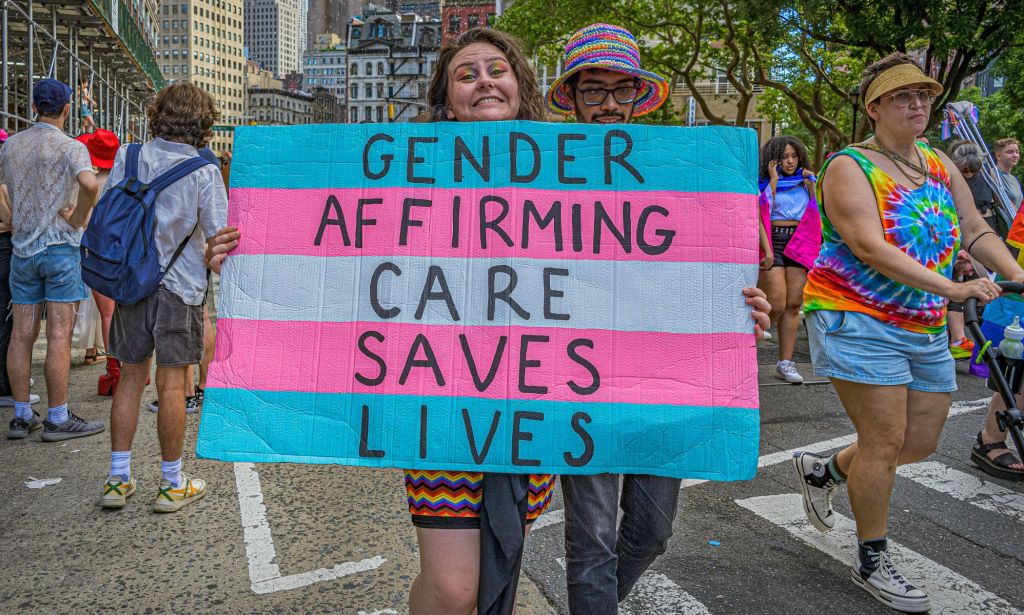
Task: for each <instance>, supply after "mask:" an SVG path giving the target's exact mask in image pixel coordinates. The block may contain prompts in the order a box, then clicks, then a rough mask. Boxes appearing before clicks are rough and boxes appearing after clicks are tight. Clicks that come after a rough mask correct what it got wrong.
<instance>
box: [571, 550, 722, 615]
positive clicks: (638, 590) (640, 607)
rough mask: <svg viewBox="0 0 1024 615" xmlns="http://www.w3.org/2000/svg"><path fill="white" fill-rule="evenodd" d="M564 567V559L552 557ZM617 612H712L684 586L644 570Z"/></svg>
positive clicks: (622, 614) (704, 614) (652, 614)
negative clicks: (684, 589)
mask: <svg viewBox="0 0 1024 615" xmlns="http://www.w3.org/2000/svg"><path fill="white" fill-rule="evenodd" d="M555 561H557V562H558V565H559V566H561V567H562V570H565V558H564V557H559V558H555ZM619 613H620V615H634V614H636V615H659V614H661V615H711V611H709V610H708V608H707V607H706V606H704V604H703V603H702V602H701V601H700V600H697V599H696V598H694V597H693V596H691V595H690V594H689V593H688V592H686V591H683V588H681V587H679V586H678V585H676V583H675V582H674V581H673V580H672V579H670V578H668V577H666V576H665V575H663V574H661V573H658V572H650V571H648V572H645V573H644V575H643V576H642V577H640V580H639V581H637V582H636V585H634V586H633V591H632V592H630V594H629V597H628V598H626V601H625V602H623V603H622V604H620V605H619Z"/></svg>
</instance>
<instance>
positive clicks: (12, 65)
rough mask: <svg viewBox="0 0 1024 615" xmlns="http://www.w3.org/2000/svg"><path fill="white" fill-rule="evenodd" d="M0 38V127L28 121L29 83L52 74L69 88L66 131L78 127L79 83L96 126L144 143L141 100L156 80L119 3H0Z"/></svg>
mask: <svg viewBox="0 0 1024 615" xmlns="http://www.w3.org/2000/svg"><path fill="white" fill-rule="evenodd" d="M0 39H2V40H0V71H2V74H0V78H2V81H0V127H2V128H3V129H4V130H7V131H8V132H16V131H19V130H24V129H25V128H28V127H29V126H30V125H31V124H32V123H33V119H34V116H33V112H32V86H33V84H34V83H35V82H36V81H37V80H39V79H45V78H47V77H52V78H55V79H59V80H61V81H64V82H65V83H67V84H68V85H69V86H71V88H72V100H71V115H70V117H69V119H68V125H67V127H66V130H67V132H68V133H70V134H78V133H80V132H82V130H83V115H82V84H83V83H86V84H87V85H88V87H89V89H90V90H91V92H90V93H91V97H92V99H93V100H94V101H95V105H92V107H91V111H92V116H93V120H94V122H95V124H96V126H97V127H99V128H106V129H107V130H111V131H113V132H115V133H116V134H117V136H118V137H119V138H120V139H121V140H122V141H123V142H125V141H142V140H145V138H146V133H147V122H146V114H145V105H146V103H147V102H148V100H149V99H150V98H151V97H152V95H153V94H154V92H155V91H156V90H157V89H158V88H160V87H162V86H163V78H162V76H161V75H160V73H159V71H158V70H157V67H156V62H155V60H154V58H153V52H152V50H151V49H150V47H149V46H148V45H147V44H146V43H145V42H144V38H143V37H142V36H141V33H140V32H139V30H138V27H137V26H136V25H135V23H134V21H133V19H132V17H131V16H130V15H129V14H128V10H127V8H126V7H125V4H124V3H123V2H122V0H0Z"/></svg>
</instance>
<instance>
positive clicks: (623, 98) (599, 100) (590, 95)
mask: <svg viewBox="0 0 1024 615" xmlns="http://www.w3.org/2000/svg"><path fill="white" fill-rule="evenodd" d="M577 91H578V92H579V93H580V95H581V96H582V97H583V103H584V104H586V105H588V106H591V107H596V106H597V105H600V104H604V101H605V100H607V98H608V94H611V95H612V97H613V98H614V99H615V102H617V103H619V104H620V105H628V104H631V103H632V102H633V101H635V100H636V97H637V94H639V93H640V88H638V87H637V86H636V85H627V86H623V87H619V88H586V89H582V88H580V89H578V90H577Z"/></svg>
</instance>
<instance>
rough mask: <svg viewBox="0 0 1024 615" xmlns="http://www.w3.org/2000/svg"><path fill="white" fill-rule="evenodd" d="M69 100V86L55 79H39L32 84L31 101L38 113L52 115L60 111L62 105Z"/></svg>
mask: <svg viewBox="0 0 1024 615" xmlns="http://www.w3.org/2000/svg"><path fill="white" fill-rule="evenodd" d="M69 102H71V88H70V87H68V85H67V84H66V83H64V82H62V81H57V80H56V79H41V80H39V81H36V84H35V85H34V86H32V103H33V104H34V105H35V106H36V109H37V110H38V111H39V113H43V114H45V115H53V114H54V113H60V112H61V110H62V109H63V108H64V105H66V104H68V103H69Z"/></svg>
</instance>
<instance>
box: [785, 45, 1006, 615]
mask: <svg viewBox="0 0 1024 615" xmlns="http://www.w3.org/2000/svg"><path fill="white" fill-rule="evenodd" d="M860 91H861V92H862V93H863V102H864V106H865V107H866V109H867V115H868V117H869V119H870V121H871V123H872V125H873V127H874V136H873V137H871V138H870V139H868V140H867V141H865V142H863V143H858V144H855V145H852V146H850V147H847V148H846V149H844V150H842V151H840V152H838V153H837V154H835V155H834V156H832V157H831V158H830V159H829V160H828V161H827V162H826V163H825V165H824V167H823V168H822V170H821V176H820V178H819V180H818V187H817V192H818V202H819V204H820V208H821V219H822V247H821V251H820V253H819V255H818V259H817V260H816V261H815V262H814V267H813V268H812V269H811V271H810V273H809V274H808V277H807V285H806V287H805V288H804V310H805V312H806V313H807V319H808V322H807V328H808V336H809V339H810V345H811V355H812V360H813V362H814V372H815V373H816V374H818V375H821V376H827V377H828V378H829V380H830V381H831V383H832V386H833V387H835V390H836V392H837V393H838V394H839V399H840V401H841V402H842V404H843V408H844V409H845V410H846V413H847V415H848V416H849V417H850V420H851V421H852V422H853V425H854V427H855V429H856V431H857V441H856V442H855V443H853V444H851V445H850V446H848V447H846V448H844V449H843V450H841V451H839V452H838V453H836V454H835V455H832V456H831V457H829V458H822V457H819V456H817V455H813V454H811V453H807V452H800V453H797V454H796V455H794V458H793V467H794V474H795V478H796V482H797V486H798V488H799V490H800V492H801V494H802V495H803V501H804V509H805V511H806V512H807V517H808V520H809V521H810V523H811V524H812V525H813V526H814V527H815V528H817V529H818V530H820V531H828V530H830V529H831V528H832V527H833V525H834V523H835V515H834V513H833V511H832V499H833V496H834V495H835V491H836V488H837V486H838V485H839V484H840V483H842V482H846V483H847V484H848V485H849V496H850V507H851V508H852V510H853V517H854V519H855V521H856V529H857V545H856V549H855V556H854V561H853V568H852V573H851V576H852V579H853V582H854V583H855V584H856V585H857V586H858V587H861V588H862V589H864V590H865V591H867V592H868V593H869V594H870V595H871V596H873V597H875V598H876V599H877V600H879V601H880V602H882V603H883V604H886V605H887V606H890V607H892V608H895V609H897V610H900V611H905V612H912V613H923V612H925V611H927V610H928V609H929V607H930V602H929V599H928V596H927V594H926V593H925V591H924V590H923V589H921V588H919V587H916V586H915V585H913V584H912V583H911V582H910V581H909V580H907V578H906V577H904V576H903V574H902V572H901V571H900V570H899V568H898V567H897V566H896V564H895V563H894V562H893V560H892V559H891V558H890V556H889V552H888V550H887V547H888V543H887V538H886V536H887V530H888V520H889V503H890V500H891V497H892V491H893V483H894V481H895V478H896V467H897V466H899V465H903V464H909V463H914V462H916V461H920V460H922V459H924V458H925V457H927V456H928V455H930V454H931V453H932V452H933V451H934V450H935V448H936V446H937V444H938V440H939V436H940V434H941V433H942V427H943V424H944V423H945V421H946V416H947V414H948V413H949V405H950V393H951V392H952V391H955V390H956V388H957V387H956V373H955V371H954V363H953V357H952V356H951V355H950V354H949V348H948V347H947V334H946V304H947V302H948V301H951V300H952V301H965V300H967V299H968V298H971V297H973V298H975V299H977V300H978V301H979V302H981V303H985V302H989V301H992V300H993V299H995V298H996V297H998V296H999V294H1000V289H999V287H998V286H997V285H996V284H995V283H993V282H992V281H991V280H989V279H988V278H987V277H983V278H981V279H976V280H969V281H965V282H960V283H958V282H955V281H953V279H952V276H953V265H954V260H955V257H956V255H957V253H958V251H959V249H960V246H961V242H962V244H963V245H965V246H966V250H967V252H968V253H969V254H970V255H971V256H972V257H974V258H975V259H977V260H978V261H979V262H980V263H981V264H983V265H985V266H986V267H988V268H989V269H991V270H994V271H996V272H998V273H999V274H1000V275H1002V276H1003V277H1005V278H1006V279H1009V280H1012V281H1018V282H1020V281H1024V271H1022V270H1021V268H1020V267H1019V266H1018V265H1017V263H1016V262H1015V261H1014V259H1013V257H1012V256H1011V255H1010V253H1009V251H1008V250H1007V249H1006V246H1005V245H1004V244H1003V242H1002V240H1001V239H1000V237H999V236H998V235H997V234H996V233H994V232H993V231H992V229H991V228H989V226H988V224H986V223H985V221H984V220H983V219H982V217H981V215H979V213H978V209H977V208H976V207H975V205H974V200H973V199H972V198H971V191H970V188H969V187H968V185H967V182H966V181H964V178H963V176H962V175H961V174H960V171H959V170H957V168H956V166H955V165H954V164H953V162H952V161H951V160H950V159H949V158H948V157H947V156H946V155H945V154H944V153H942V152H940V151H937V150H934V149H932V148H931V147H930V146H928V145H927V144H926V143H924V142H919V141H918V140H917V136H918V135H920V134H922V133H923V132H924V131H925V129H926V128H927V127H928V119H929V117H930V115H931V105H932V103H933V102H934V101H935V98H936V96H938V95H939V94H941V93H942V85H941V84H939V83H938V82H937V81H935V80H933V79H931V78H929V77H928V76H927V75H925V74H924V73H923V72H922V71H921V69H920V68H919V67H918V66H917V64H916V63H915V62H914V60H913V59H912V58H910V57H909V56H907V55H906V54H902V53H893V54H890V55H889V56H887V57H885V58H883V59H881V60H879V61H877V62H875V63H873V64H871V65H870V66H868V67H867V68H866V69H865V70H864V73H863V80H862V82H861V88H860Z"/></svg>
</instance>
